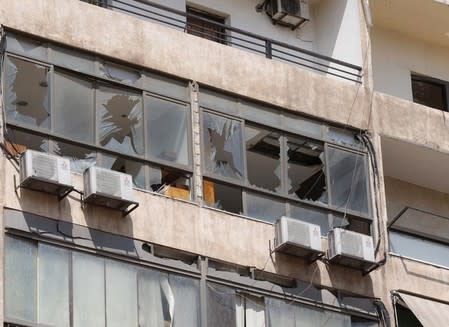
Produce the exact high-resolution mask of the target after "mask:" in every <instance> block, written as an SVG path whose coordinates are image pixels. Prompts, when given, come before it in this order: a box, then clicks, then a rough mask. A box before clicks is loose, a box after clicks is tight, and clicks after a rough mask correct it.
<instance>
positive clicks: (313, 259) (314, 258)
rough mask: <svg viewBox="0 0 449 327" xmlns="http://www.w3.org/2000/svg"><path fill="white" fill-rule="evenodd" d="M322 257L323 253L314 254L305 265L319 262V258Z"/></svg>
mask: <svg viewBox="0 0 449 327" xmlns="http://www.w3.org/2000/svg"><path fill="white" fill-rule="evenodd" d="M323 257H324V252H323V253H315V254H311V255H310V256H309V257H308V259H307V264H309V265H311V264H312V263H314V262H316V261H318V260H320V259H321V258H323Z"/></svg>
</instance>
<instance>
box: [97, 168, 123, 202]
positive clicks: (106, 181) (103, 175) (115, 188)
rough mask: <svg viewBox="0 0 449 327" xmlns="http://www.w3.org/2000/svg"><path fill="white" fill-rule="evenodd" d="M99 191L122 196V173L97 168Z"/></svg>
mask: <svg viewBox="0 0 449 327" xmlns="http://www.w3.org/2000/svg"><path fill="white" fill-rule="evenodd" d="M96 172H97V192H99V193H103V194H109V195H113V196H117V197H120V196H121V194H122V192H121V187H120V175H119V174H114V173H113V172H110V171H105V170H101V169H97V170H96Z"/></svg>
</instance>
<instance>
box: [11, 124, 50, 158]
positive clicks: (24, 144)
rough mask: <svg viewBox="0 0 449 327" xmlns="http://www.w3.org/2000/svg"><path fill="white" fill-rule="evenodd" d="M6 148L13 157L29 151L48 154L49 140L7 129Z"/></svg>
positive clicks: (21, 131) (37, 135)
mask: <svg viewBox="0 0 449 327" xmlns="http://www.w3.org/2000/svg"><path fill="white" fill-rule="evenodd" d="M5 139H6V141H5V146H6V148H7V149H8V151H9V153H11V154H12V155H13V156H16V155H19V154H21V153H23V152H25V151H26V150H27V149H31V150H36V151H40V152H48V138H47V137H44V136H41V135H39V134H34V133H30V132H25V131H23V130H19V129H15V128H12V127H7V129H6V135H5Z"/></svg>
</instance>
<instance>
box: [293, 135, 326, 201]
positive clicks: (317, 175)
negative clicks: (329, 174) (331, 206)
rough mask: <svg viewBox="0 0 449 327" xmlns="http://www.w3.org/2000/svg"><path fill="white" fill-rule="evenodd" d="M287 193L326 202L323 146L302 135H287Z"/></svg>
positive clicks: (303, 198) (304, 198) (300, 197)
mask: <svg viewBox="0 0 449 327" xmlns="http://www.w3.org/2000/svg"><path fill="white" fill-rule="evenodd" d="M287 156H288V167H287V168H288V174H287V175H288V179H287V188H288V194H290V195H292V196H294V197H297V198H299V199H302V200H311V201H320V202H324V203H325V202H327V188H326V175H325V169H324V148H323V145H322V144H320V143H317V142H313V141H310V140H307V139H305V138H302V137H293V136H288V137H287Z"/></svg>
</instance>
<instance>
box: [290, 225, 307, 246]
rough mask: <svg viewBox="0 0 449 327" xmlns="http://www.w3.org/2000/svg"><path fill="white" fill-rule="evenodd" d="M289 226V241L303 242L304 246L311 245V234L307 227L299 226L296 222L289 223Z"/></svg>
mask: <svg viewBox="0 0 449 327" xmlns="http://www.w3.org/2000/svg"><path fill="white" fill-rule="evenodd" d="M287 226H288V240H289V241H293V242H295V243H298V241H299V240H301V243H302V244H310V234H309V230H308V228H307V225H304V224H298V223H296V222H295V221H291V222H290V221H289V222H288V223H287Z"/></svg>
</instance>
